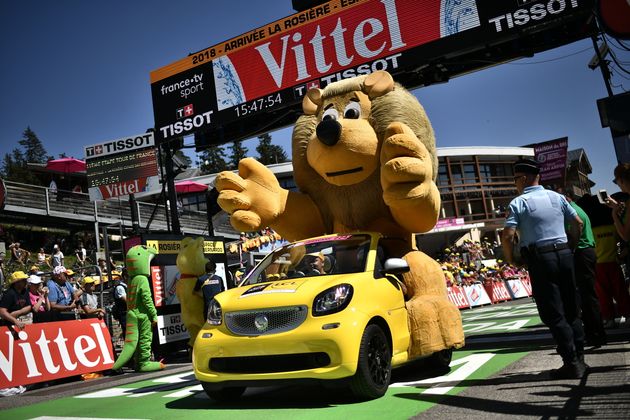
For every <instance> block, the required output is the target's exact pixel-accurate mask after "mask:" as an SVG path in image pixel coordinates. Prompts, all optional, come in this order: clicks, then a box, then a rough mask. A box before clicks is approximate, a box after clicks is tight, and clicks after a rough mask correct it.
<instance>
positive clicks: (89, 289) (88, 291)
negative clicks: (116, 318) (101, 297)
mask: <svg viewBox="0 0 630 420" xmlns="http://www.w3.org/2000/svg"><path fill="white" fill-rule="evenodd" d="M94 282H95V279H94V277H86V278H84V279H83V294H82V295H81V299H80V303H79V306H80V307H81V309H82V310H83V313H84V314H85V317H86V318H95V317H97V318H98V319H102V318H103V316H104V315H105V310H104V309H102V308H99V307H98V296H96V294H95V293H94Z"/></svg>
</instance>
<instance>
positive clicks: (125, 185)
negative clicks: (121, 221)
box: [85, 133, 161, 201]
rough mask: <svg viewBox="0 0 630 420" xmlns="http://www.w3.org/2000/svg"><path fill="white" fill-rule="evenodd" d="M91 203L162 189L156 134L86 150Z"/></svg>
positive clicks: (107, 143) (86, 148)
mask: <svg viewBox="0 0 630 420" xmlns="http://www.w3.org/2000/svg"><path fill="white" fill-rule="evenodd" d="M85 166H86V171H87V181H88V188H89V193H90V200H92V201H95V200H106V199H108V198H114V197H120V196H124V195H129V194H137V193H140V192H149V191H158V190H160V188H161V185H160V177H159V174H158V163H157V149H156V148H155V136H154V135H153V133H144V134H138V135H135V136H130V137H125V138H122V139H117V140H112V141H108V142H104V143H98V144H93V145H91V146H86V147H85Z"/></svg>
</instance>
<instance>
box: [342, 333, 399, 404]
mask: <svg viewBox="0 0 630 420" xmlns="http://www.w3.org/2000/svg"><path fill="white" fill-rule="evenodd" d="M391 377H392V350H391V348H390V346H389V341H388V340H387V337H386V336H385V333H384V332H383V330H382V329H381V327H379V326H378V325H376V324H371V325H368V326H367V328H366V329H365V331H364V332H363V337H362V338H361V347H360V348H359V361H358V363H357V372H356V373H355V375H354V376H353V377H352V380H351V381H350V390H351V391H352V393H353V394H354V396H356V397H357V398H360V399H374V398H379V397H382V396H383V395H384V394H385V392H386V391H387V387H388V386H389V381H390V380H391Z"/></svg>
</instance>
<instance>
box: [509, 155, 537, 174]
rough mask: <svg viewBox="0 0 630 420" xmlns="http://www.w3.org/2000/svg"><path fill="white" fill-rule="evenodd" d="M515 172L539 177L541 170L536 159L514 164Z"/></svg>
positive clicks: (521, 160)
mask: <svg viewBox="0 0 630 420" xmlns="http://www.w3.org/2000/svg"><path fill="white" fill-rule="evenodd" d="M514 172H515V173H517V172H523V173H526V174H534V175H537V174H539V173H540V168H539V167H538V162H536V161H535V160H534V159H519V160H517V161H516V163H515V164H514Z"/></svg>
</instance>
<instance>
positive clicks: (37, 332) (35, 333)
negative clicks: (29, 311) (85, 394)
mask: <svg viewBox="0 0 630 420" xmlns="http://www.w3.org/2000/svg"><path fill="white" fill-rule="evenodd" d="M113 365H114V356H113V352H112V342H111V337H110V335H109V330H108V329H107V326H106V325H105V323H104V322H102V321H100V320H98V319H93V320H92V319H89V320H88V319H85V320H77V321H64V322H46V323H41V324H29V325H27V326H26V327H25V328H24V329H22V330H19V331H18V330H17V329H11V328H9V327H0V388H8V387H15V386H18V385H27V384H32V383H36V382H43V381H50V380H53V379H60V378H65V377H68V376H74V375H81V374H83V373H90V372H98V371H101V370H106V369H109V368H111V367H112V366H113Z"/></svg>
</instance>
